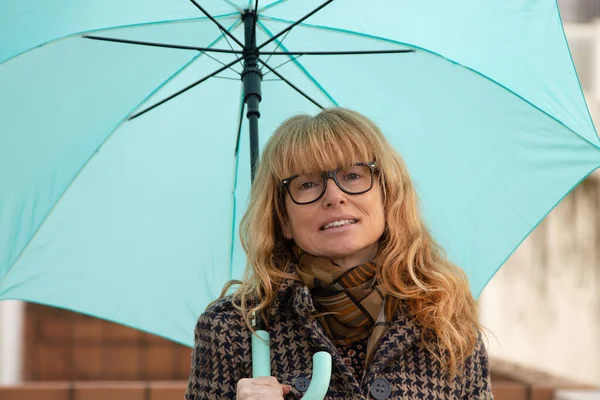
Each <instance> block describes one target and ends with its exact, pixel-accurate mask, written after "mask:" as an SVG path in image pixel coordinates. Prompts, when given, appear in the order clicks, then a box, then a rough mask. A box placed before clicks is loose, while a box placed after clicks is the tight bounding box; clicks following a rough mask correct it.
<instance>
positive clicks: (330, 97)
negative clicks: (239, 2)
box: [258, 21, 338, 108]
mask: <svg viewBox="0 0 600 400" xmlns="http://www.w3.org/2000/svg"><path fill="white" fill-rule="evenodd" d="M258 24H259V26H260V28H261V29H262V30H263V31H264V32H265V33H266V34H267V35H268V36H271V37H272V36H273V34H272V33H271V31H270V30H269V28H267V27H266V26H265V25H264V24H263V23H262V22H260V21H259V22H258ZM281 48H282V49H283V50H284V51H288V49H286V47H285V45H284V44H281ZM289 57H290V58H293V57H291V56H289ZM292 61H293V62H294V64H296V66H297V67H298V68H299V69H300V70H301V71H302V73H304V75H306V76H307V77H308V79H310V80H311V81H312V82H313V83H314V84H315V86H317V88H318V89H319V90H320V91H321V93H323V94H324V95H325V96H326V97H327V98H328V99H329V100H330V101H331V102H332V103H333V104H334V105H336V106H337V105H338V103H337V101H335V99H334V98H333V97H332V96H331V94H329V93H328V92H327V90H325V88H324V87H323V86H322V85H321V84H319V82H318V81H317V80H316V79H315V78H314V77H313V76H312V75H311V74H310V73H309V72H308V71H307V70H306V68H305V67H304V65H302V64H301V63H300V62H299V61H298V60H297V59H293V60H292ZM321 108H322V107H321Z"/></svg>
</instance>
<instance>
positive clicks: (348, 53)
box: [260, 49, 415, 56]
mask: <svg viewBox="0 0 600 400" xmlns="http://www.w3.org/2000/svg"><path fill="white" fill-rule="evenodd" d="M414 52H415V50H414V49H402V50H352V51H271V52H268V51H265V52H261V53H260V54H263V55H264V54H269V55H281V56H351V55H361V54H364V55H367V54H395V53H414Z"/></svg>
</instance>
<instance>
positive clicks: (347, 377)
mask: <svg viewBox="0 0 600 400" xmlns="http://www.w3.org/2000/svg"><path fill="white" fill-rule="evenodd" d="M316 312H317V311H316V309H315V306H314V303H313V301H312V297H311V295H310V291H309V290H308V288H307V287H306V286H304V285H302V284H299V283H293V284H291V285H290V286H288V287H286V288H283V290H281V291H280V294H279V296H278V299H277V301H276V302H275V306H274V307H273V309H272V311H271V314H272V315H273V314H275V313H276V314H279V318H289V320H294V321H297V323H299V324H300V325H301V326H302V327H303V328H304V329H305V330H306V333H307V342H308V343H307V345H308V346H310V348H311V349H312V351H313V354H314V353H316V352H318V351H325V352H327V353H329V354H331V361H332V368H333V370H332V378H331V379H332V383H334V381H336V383H337V385H336V386H338V387H339V389H341V390H343V391H344V392H346V393H352V394H353V398H356V399H359V398H362V397H363V395H362V393H361V388H360V385H359V383H358V381H357V380H356V379H355V377H354V376H353V375H352V373H351V372H350V370H349V369H348V367H347V366H346V363H344V360H343V359H342V357H341V356H340V354H339V353H338V351H337V348H336V347H335V345H334V344H333V343H332V342H331V340H330V339H329V338H328V337H327V335H326V334H325V331H324V329H323V328H322V327H321V325H320V324H319V321H318V320H317V319H315V318H312V317H311V316H312V315H314V314H315V313H316ZM311 361H312V360H311ZM340 386H341V387H340Z"/></svg>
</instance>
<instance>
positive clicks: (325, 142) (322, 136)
mask: <svg viewBox="0 0 600 400" xmlns="http://www.w3.org/2000/svg"><path fill="white" fill-rule="evenodd" d="M300 122H301V123H298V124H296V125H295V126H293V129H290V128H291V127H288V128H287V129H286V135H282V136H281V137H280V138H279V139H280V140H279V141H278V143H277V146H276V149H275V152H274V154H277V156H276V157H275V158H276V160H273V161H274V163H273V164H274V165H273V167H274V168H273V173H274V175H275V177H276V178H277V179H278V180H280V179H284V178H287V177H289V176H292V175H296V174H305V173H311V172H320V171H326V170H333V169H336V168H340V167H341V168H347V167H350V166H352V165H353V164H355V163H357V162H368V161H374V158H375V154H376V150H375V148H374V146H373V142H374V141H373V138H372V137H370V136H369V132H368V131H366V130H364V129H360V128H359V127H355V126H351V125H349V124H347V123H345V122H344V121H331V120H323V119H321V120H319V119H317V118H316V117H315V118H303V120H302V121H300Z"/></svg>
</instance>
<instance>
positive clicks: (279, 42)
mask: <svg viewBox="0 0 600 400" xmlns="http://www.w3.org/2000/svg"><path fill="white" fill-rule="evenodd" d="M290 32H291V31H287V32H286V33H285V36H284V37H283V38H282V39H281V40H278V41H277V47H275V50H273V51H272V52H266V51H265V52H261V54H268V55H269V57H268V58H267V61H265V62H266V63H268V62H269V60H270V59H271V57H273V56H274V55H276V54H277V53H276V51H277V49H279V47H280V46H281V44H282V43H283V41H284V40H285V38H287V37H288V35H289V33H290ZM277 68H278V67H276V68H275V69H277Z"/></svg>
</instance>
